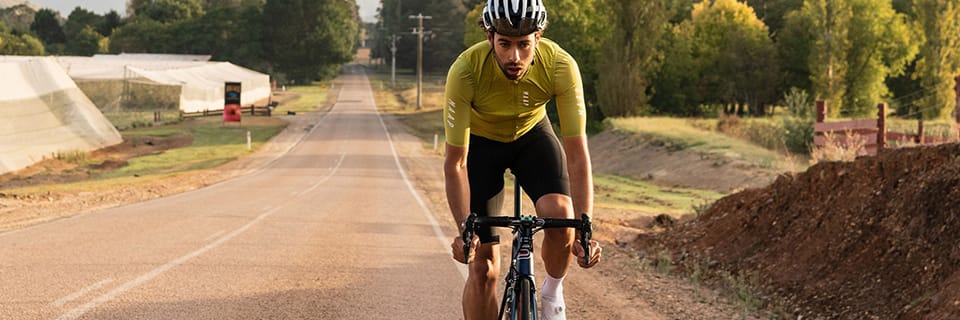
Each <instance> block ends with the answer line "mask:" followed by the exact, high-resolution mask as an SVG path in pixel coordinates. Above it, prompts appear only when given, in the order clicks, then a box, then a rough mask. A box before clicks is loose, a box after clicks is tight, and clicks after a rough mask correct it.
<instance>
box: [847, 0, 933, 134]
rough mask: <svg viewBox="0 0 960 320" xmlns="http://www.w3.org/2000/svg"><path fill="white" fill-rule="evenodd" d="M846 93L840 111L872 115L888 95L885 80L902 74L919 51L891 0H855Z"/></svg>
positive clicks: (905, 22) (902, 16) (848, 113)
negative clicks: (878, 104)
mask: <svg viewBox="0 0 960 320" xmlns="http://www.w3.org/2000/svg"><path fill="white" fill-rule="evenodd" d="M850 8H851V10H852V11H853V12H856V14H853V15H852V19H851V20H850V32H849V36H850V40H849V41H850V44H851V45H850V48H849V50H848V51H847V65H848V66H849V67H848V71H847V77H846V81H845V86H846V92H845V94H844V97H843V106H844V108H843V110H841V113H842V114H844V115H848V116H865V115H872V114H873V113H874V112H875V110H876V105H877V103H879V102H880V101H881V100H883V98H884V97H886V96H888V94H889V91H888V89H887V86H886V83H885V80H886V79H887V78H888V77H891V76H898V75H901V74H903V72H904V71H905V68H906V66H907V64H908V63H909V62H910V61H912V60H913V58H914V56H916V54H917V50H918V48H917V43H916V42H915V41H914V39H913V38H915V35H914V34H913V33H912V30H911V29H910V27H909V25H908V24H907V21H906V16H905V15H903V14H899V13H896V11H894V9H893V6H892V5H891V2H890V0H852V1H851V7H850Z"/></svg>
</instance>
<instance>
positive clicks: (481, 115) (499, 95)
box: [443, 38, 587, 147]
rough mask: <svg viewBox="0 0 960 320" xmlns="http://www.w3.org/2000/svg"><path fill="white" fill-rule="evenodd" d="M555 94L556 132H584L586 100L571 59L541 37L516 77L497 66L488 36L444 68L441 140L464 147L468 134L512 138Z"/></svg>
mask: <svg viewBox="0 0 960 320" xmlns="http://www.w3.org/2000/svg"><path fill="white" fill-rule="evenodd" d="M553 97H556V99H557V100H556V102H557V113H558V115H559V117H560V133H561V135H562V136H564V137H576V136H581V135H583V134H585V132H586V122H587V120H586V119H587V113H586V104H585V103H584V100H583V83H582V81H581V79H580V69H579V67H578V66H577V62H576V61H575V60H574V59H573V57H571V56H570V54H569V53H567V52H566V51H564V50H563V49H562V48H560V46H559V45H557V44H556V43H555V42H553V41H550V40H548V39H545V38H541V40H540V42H539V44H538V45H537V48H536V52H535V53H534V58H533V63H532V64H531V65H530V66H529V67H528V68H527V71H526V73H525V74H524V75H523V77H522V78H520V79H518V80H510V79H508V78H507V77H506V76H505V75H504V74H503V71H501V70H500V66H499V65H498V64H497V59H496V57H495V56H494V52H493V48H491V47H490V44H489V42H487V41H483V42H480V43H477V44H475V45H473V46H472V47H470V48H469V49H467V50H466V51H464V52H463V53H461V54H460V56H459V57H458V58H457V60H456V61H455V62H454V63H453V65H452V66H451V67H450V71H449V73H447V85H446V97H445V98H446V99H445V101H446V106H445V108H444V111H443V117H444V128H445V132H446V136H447V143H449V144H451V145H454V146H460V147H465V146H467V145H468V144H469V142H470V141H469V136H470V134H475V135H478V136H481V137H484V138H487V139H491V140H494V141H500V142H512V141H514V140H516V139H518V138H520V137H521V136H523V134H525V133H527V131H530V129H532V128H533V127H534V125H536V124H537V122H540V120H542V119H543V117H546V115H547V111H546V105H547V102H549V101H550V99H552V98H553Z"/></svg>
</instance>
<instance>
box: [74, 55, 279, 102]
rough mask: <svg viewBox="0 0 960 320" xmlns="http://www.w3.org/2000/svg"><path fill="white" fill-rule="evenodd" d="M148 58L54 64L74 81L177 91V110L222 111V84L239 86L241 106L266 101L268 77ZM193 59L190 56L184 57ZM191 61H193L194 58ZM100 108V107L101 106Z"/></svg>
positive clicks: (219, 64)
mask: <svg viewBox="0 0 960 320" xmlns="http://www.w3.org/2000/svg"><path fill="white" fill-rule="evenodd" d="M164 56H168V55H158V56H156V58H155V59H151V58H148V56H135V57H129V58H125V56H123V55H119V56H96V57H93V58H90V57H60V58H57V60H58V61H59V62H60V64H61V65H62V66H63V68H64V69H66V70H67V72H68V73H69V74H70V77H72V78H73V79H75V80H77V81H84V82H86V81H91V80H125V81H140V82H152V83H156V84H159V85H176V86H180V87H181V90H180V91H181V92H180V97H179V100H180V106H179V107H180V110H182V111H184V112H197V111H203V110H222V109H223V105H224V103H223V87H224V83H226V82H240V83H242V86H243V87H242V93H241V99H242V101H241V104H242V105H251V104H254V103H256V102H258V101H263V100H266V99H269V98H270V92H271V87H270V76H269V75H266V74H263V73H259V72H256V71H253V70H250V69H246V68H243V67H240V66H237V65H234V64H232V63H229V62H205V61H192V60H191V59H174V58H173V57H167V58H169V59H170V60H163V59H161V58H163V57H164ZM188 57H194V56H188ZM194 59H195V58H194ZM101 107H103V106H101Z"/></svg>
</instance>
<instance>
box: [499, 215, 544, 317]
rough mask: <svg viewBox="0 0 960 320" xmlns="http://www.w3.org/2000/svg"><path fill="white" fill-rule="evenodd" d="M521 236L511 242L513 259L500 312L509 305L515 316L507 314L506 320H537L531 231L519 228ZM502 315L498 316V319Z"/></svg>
mask: <svg viewBox="0 0 960 320" xmlns="http://www.w3.org/2000/svg"><path fill="white" fill-rule="evenodd" d="M521 230H522V231H518V232H522V233H523V234H520V235H517V237H515V238H514V240H513V255H512V256H513V258H512V260H513V261H511V262H512V263H511V266H513V267H512V268H511V269H510V273H509V274H508V275H507V278H506V279H507V282H508V283H507V286H508V287H509V288H508V290H507V295H505V296H504V297H503V301H502V302H501V308H500V310H504V308H503V306H505V305H506V304H510V305H511V308H508V310H513V311H515V312H516V313H517V314H509V315H508V319H534V320H535V319H537V316H538V313H537V298H536V297H537V295H536V291H537V289H536V288H537V286H536V279H535V277H534V275H533V231H532V230H531V229H530V228H521ZM502 318H503V315H500V319H502Z"/></svg>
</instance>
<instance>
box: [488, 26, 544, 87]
mask: <svg viewBox="0 0 960 320" xmlns="http://www.w3.org/2000/svg"><path fill="white" fill-rule="evenodd" d="M487 39H488V40H489V41H490V45H492V46H493V51H494V53H496V56H497V63H498V64H499V65H500V70H502V71H503V74H504V75H505V76H507V78H508V79H510V80H517V79H520V77H522V76H523V74H524V73H526V72H527V69H529V68H530V64H531V63H533V54H534V51H535V49H536V48H537V43H539V42H540V33H539V32H534V33H531V34H528V35H525V36H519V37H511V36H505V35H502V34H499V33H496V32H489V33H487Z"/></svg>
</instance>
